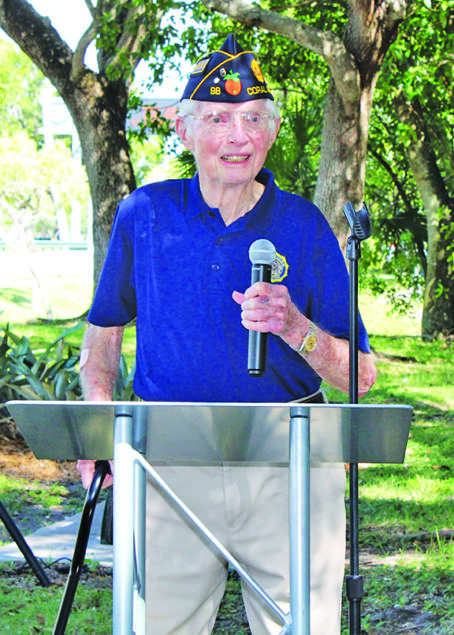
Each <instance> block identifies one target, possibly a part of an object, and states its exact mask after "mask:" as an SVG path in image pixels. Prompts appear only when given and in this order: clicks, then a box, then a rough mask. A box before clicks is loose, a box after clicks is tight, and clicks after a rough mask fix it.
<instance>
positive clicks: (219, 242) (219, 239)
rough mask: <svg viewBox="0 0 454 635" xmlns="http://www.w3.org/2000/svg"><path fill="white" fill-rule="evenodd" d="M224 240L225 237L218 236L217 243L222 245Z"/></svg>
mask: <svg viewBox="0 0 454 635" xmlns="http://www.w3.org/2000/svg"><path fill="white" fill-rule="evenodd" d="M223 242H224V239H223V238H216V243H217V244H218V245H222V243H223Z"/></svg>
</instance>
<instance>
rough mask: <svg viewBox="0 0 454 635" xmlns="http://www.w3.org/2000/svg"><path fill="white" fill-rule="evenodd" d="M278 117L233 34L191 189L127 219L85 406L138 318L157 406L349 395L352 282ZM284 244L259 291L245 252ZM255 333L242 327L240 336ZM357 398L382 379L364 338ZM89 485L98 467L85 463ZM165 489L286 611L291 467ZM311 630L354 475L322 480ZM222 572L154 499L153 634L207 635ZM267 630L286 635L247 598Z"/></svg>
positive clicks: (260, 627) (100, 389)
mask: <svg viewBox="0 0 454 635" xmlns="http://www.w3.org/2000/svg"><path fill="white" fill-rule="evenodd" d="M279 124H280V117H279V113H278V110H277V108H276V106H275V104H274V100H273V96H272V95H271V93H270V92H269V90H268V87H267V85H266V82H265V80H264V77H263V74H262V72H261V70H260V66H259V64H258V63H257V60H256V59H255V58H254V55H253V53H252V52H250V51H243V50H242V48H241V47H240V46H239V45H238V43H237V42H236V41H235V38H234V37H233V36H232V35H231V36H229V37H228V38H227V39H226V41H225V42H224V44H223V46H222V47H221V49H219V50H216V51H213V52H211V53H209V54H207V55H205V56H204V57H203V58H202V59H201V60H200V61H199V62H198V63H197V64H196V66H195V68H194V69H193V71H192V73H191V75H190V78H189V81H188V84H187V86H186V89H185V91H184V94H183V98H182V100H181V104H180V109H179V113H178V116H177V120H176V130H177V133H178V134H179V136H180V138H181V140H182V142H183V143H184V145H185V146H186V148H188V149H189V150H190V151H191V152H192V153H193V154H194V157H195V160H196V163H197V175H196V176H195V177H194V178H192V179H182V180H170V181H166V182H163V183H154V184H150V185H147V186H144V187H142V188H139V189H138V190H136V191H135V192H134V193H133V194H131V195H130V196H129V197H128V198H127V199H125V200H124V201H122V202H121V203H120V205H119V208H118V211H117V216H116V219H115V223H114V226H113V230H112V236H111V241H110V245H109V250H108V254H107V257H106V262H105V265H104V270H103V273H102V276H101V279H100V283H99V286H98V289H97V292H96V295H95V298H94V302H93V306H92V308H91V311H90V314H89V317H88V320H89V322H90V326H89V328H88V330H87V333H86V336H85V339H84V345H83V350H82V354H81V376H82V382H83V387H84V395H85V398H86V399H88V400H109V399H111V397H112V390H113V386H114V382H115V377H116V374H117V369H118V362H119V356H120V350H121V343H122V335H123V329H124V326H125V325H126V324H127V323H128V322H129V321H130V320H132V319H134V318H137V352H136V361H137V367H136V374H135V379H134V388H135V392H136V394H137V395H138V396H139V397H140V398H142V399H143V400H146V401H175V402H185V401H186V402H249V403H250V402H279V403H283V402H289V401H295V400H312V401H321V400H323V399H322V397H321V393H319V389H320V384H321V381H322V379H324V380H326V381H327V382H329V383H330V384H331V385H333V386H335V387H337V388H339V389H341V390H343V391H345V392H348V376H349V373H348V360H349V354H348V341H347V338H348V332H349V325H348V275H347V271H346V267H345V263H344V260H343V257H342V254H341V252H340V250H339V247H338V243H337V240H336V238H335V236H334V235H333V233H332V231H331V230H330V228H329V226H328V224H327V222H326V220H325V219H324V217H323V216H322V214H321V213H320V211H319V210H318V209H317V208H316V207H315V206H314V205H313V204H311V203H309V202H308V201H305V200H303V199H301V198H300V197H297V196H294V195H292V194H288V193H286V192H283V191H282V190H280V189H279V188H278V187H277V186H276V184H275V183H274V180H273V176H272V174H271V173H270V172H268V171H267V170H265V169H263V164H264V162H265V159H266V155H267V152H268V150H269V149H270V147H271V145H272V144H273V142H274V140H275V139H276V135H277V133H278V130H279ZM258 238H268V239H269V240H271V241H272V242H273V244H274V245H275V247H276V251H277V255H276V260H275V262H274V264H273V277H272V282H271V283H265V282H258V283H255V284H254V285H252V286H251V285H250V270H251V265H250V262H249V258H248V250H249V247H250V245H251V244H252V242H254V241H255V240H256V239H258ZM243 327H244V328H243ZM249 329H252V330H255V331H261V332H266V333H270V334H271V335H270V339H269V352H268V370H267V372H266V373H265V375H264V376H263V377H261V378H255V377H249V376H248V373H247V367H246V358H247V346H248V344H247V337H248V335H247V333H248V330H249ZM360 348H361V351H360V354H359V382H360V387H359V391H360V395H362V394H365V393H366V392H367V391H368V390H369V388H370V387H371V386H372V384H373V383H374V381H375V376H376V371H375V366H374V364H373V361H372V358H371V355H370V349H369V345H368V339H367V334H366V332H365V330H364V327H363V326H362V324H361V326H360ZM79 469H80V471H81V472H82V476H83V480H84V483H85V484H87V482H89V480H90V477H91V475H92V473H93V463H92V462H88V461H81V462H80V464H79ZM159 471H160V473H161V475H162V476H163V477H164V479H165V480H166V481H167V482H168V484H169V485H170V486H171V487H172V488H173V489H174V490H175V491H176V493H177V494H178V495H179V496H180V497H181V498H182V499H183V500H184V501H185V503H186V504H187V505H188V506H189V507H190V508H192V510H193V511H194V512H195V513H196V514H197V515H198V516H199V518H200V519H201V520H202V521H203V522H204V523H205V524H206V525H207V526H208V528H209V529H210V530H211V531H212V532H213V533H214V534H215V535H216V536H217V537H218V538H219V539H220V540H221V541H222V542H223V543H224V544H225V545H226V546H227V547H228V548H229V549H230V550H231V552H232V553H233V554H234V555H235V556H236V557H237V558H238V559H239V560H240V561H241V562H242V563H243V564H244V566H245V567H246V568H247V569H248V570H249V571H250V573H251V574H252V575H253V577H255V578H256V580H257V581H258V582H259V584H261V585H262V587H264V588H265V590H266V591H267V592H268V593H269V594H270V595H271V597H272V598H273V599H274V600H275V601H276V602H277V603H278V604H279V605H280V606H281V607H282V608H283V610H285V611H287V610H288V608H289V555H288V525H287V522H288V516H287V513H288V511H287V507H288V501H287V495H288V492H287V489H288V482H287V481H288V473H287V472H288V471H287V470H286V469H285V468H274V467H232V466H221V467H216V468H214V467H203V468H201V467H195V466H193V467H165V468H161V469H160V470H159ZM311 481H312V483H311V523H312V528H313V530H312V532H311V558H312V562H311V633H312V634H313V635H316V634H318V635H331V634H332V635H335V634H336V633H339V630H340V607H341V600H340V598H341V587H342V580H343V573H344V547H345V545H344V541H345V511H344V490H345V474H344V471H343V468H342V467H341V466H326V465H325V466H319V465H314V466H312V468H311ZM226 578H227V567H226V563H225V562H224V561H223V560H222V558H221V557H220V556H219V555H217V554H216V553H214V552H213V551H212V549H211V548H210V547H209V546H208V545H207V544H206V543H205V542H204V541H203V540H202V539H201V538H200V536H199V535H198V534H197V533H194V531H193V530H192V528H191V527H190V526H189V525H188V524H187V523H186V521H185V520H184V518H182V517H181V516H180V514H179V513H178V512H177V511H175V510H174V509H173V508H171V507H170V506H169V504H168V502H167V500H165V499H164V497H163V496H162V495H161V494H160V493H159V491H156V490H155V488H154V487H153V485H148V492H147V588H146V597H147V632H148V633H152V634H155V635H166V634H170V633H179V634H180V635H196V634H199V633H200V634H202V633H210V632H211V629H212V627H213V624H214V622H215V619H216V613H217V610H218V607H219V603H220V601H221V599H222V596H223V593H224V589H225V583H226ZM243 596H244V600H245V606H246V611H247V615H248V620H249V623H250V625H251V629H252V632H253V633H254V634H259V635H261V634H271V633H279V632H280V630H281V625H280V624H277V623H276V622H275V617H274V616H273V615H270V614H269V612H268V611H267V609H266V608H265V607H264V606H263V604H262V603H261V601H260V600H259V599H258V598H257V597H255V596H254V594H253V593H252V592H251V591H250V590H249V589H248V588H247V586H246V587H245V588H244V589H243Z"/></svg>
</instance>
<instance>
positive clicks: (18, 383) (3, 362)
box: [0, 322, 135, 404]
mask: <svg viewBox="0 0 454 635" xmlns="http://www.w3.org/2000/svg"><path fill="white" fill-rule="evenodd" d="M83 326H84V324H83V323H82V322H81V323H79V324H76V325H75V326H74V327H72V328H71V329H69V330H67V331H65V332H64V333H63V334H62V335H60V336H59V337H58V338H57V339H56V340H55V341H54V342H52V343H51V344H50V345H49V346H48V347H47V348H46V349H45V350H44V351H41V352H36V351H33V349H32V347H31V344H30V340H29V338H28V337H25V336H18V335H15V334H14V333H12V332H11V330H10V328H9V326H6V327H5V329H4V332H3V338H2V342H1V344H0V403H3V404H4V403H6V402H7V401H10V400H12V399H28V400H30V399H33V400H46V401H49V400H51V401H69V400H70V401H77V400H79V399H82V388H81V385H80V377H79V368H78V363H79V354H80V349H79V347H77V346H73V345H71V344H68V342H67V341H66V340H65V338H67V337H68V336H69V335H71V334H72V333H74V332H75V331H78V330H80V329H82V328H83ZM133 377H134V366H133V367H132V368H131V369H130V370H129V369H128V365H127V363H126V360H125V358H124V357H123V356H122V358H121V362H120V368H119V373H118V379H117V382H116V385H115V393H114V399H115V400H122V401H133V400H134V399H135V395H134V393H133V389H132V382H133Z"/></svg>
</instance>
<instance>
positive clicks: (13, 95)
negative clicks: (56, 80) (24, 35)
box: [0, 38, 45, 143]
mask: <svg viewBox="0 0 454 635" xmlns="http://www.w3.org/2000/svg"><path fill="white" fill-rule="evenodd" d="M44 81H45V80H44V76H43V74H42V73H41V72H40V71H39V70H38V68H37V67H36V66H35V65H34V64H33V63H32V62H31V60H30V59H29V58H28V57H27V56H26V55H25V54H24V53H22V52H21V51H20V50H19V49H18V47H17V46H16V45H15V44H13V43H12V42H11V41H10V40H6V39H3V38H2V39H0V123H1V129H2V132H3V134H5V132H7V133H8V134H14V133H17V132H25V133H26V134H27V135H28V136H29V137H30V138H32V139H33V140H34V141H36V142H38V143H41V142H42V135H41V133H40V132H39V129H40V127H41V125H42V122H41V107H40V102H39V100H38V99H36V96H39V94H40V92H41V90H42V89H43V87H44Z"/></svg>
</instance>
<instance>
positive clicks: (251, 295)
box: [232, 282, 377, 397]
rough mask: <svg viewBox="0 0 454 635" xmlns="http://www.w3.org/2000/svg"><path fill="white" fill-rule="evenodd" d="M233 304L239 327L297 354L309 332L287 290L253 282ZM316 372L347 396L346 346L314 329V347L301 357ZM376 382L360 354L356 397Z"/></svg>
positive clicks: (368, 362) (367, 359)
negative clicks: (275, 337) (279, 341)
mask: <svg viewBox="0 0 454 635" xmlns="http://www.w3.org/2000/svg"><path fill="white" fill-rule="evenodd" d="M232 297H233V299H234V300H235V302H236V303H237V304H239V305H241V323H242V325H243V326H244V327H245V328H247V329H249V330H253V331H259V332H261V333H273V334H275V335H278V336H279V337H281V338H282V339H283V340H284V342H286V343H287V344H288V345H289V346H291V348H293V349H294V350H299V348H300V347H301V344H302V342H303V340H304V338H305V337H306V335H307V333H308V332H309V328H310V321H309V320H308V318H307V317H306V316H305V315H303V314H302V313H301V311H300V310H299V309H298V308H297V307H296V305H295V304H293V302H292V300H291V298H290V294H289V292H288V289H287V287H286V286H284V285H282V284H270V283H269V282H256V283H254V284H253V285H252V286H250V287H249V288H248V289H246V291H245V292H244V293H239V292H238V291H234V292H233V295H232ZM303 357H304V359H305V360H306V362H307V363H308V364H309V365H310V366H311V367H312V368H313V369H314V370H315V372H316V373H317V374H318V375H319V376H320V377H321V378H322V379H324V380H326V381H327V382H328V383H329V384H331V386H334V387H335V388H338V389H339V390H342V392H345V393H346V394H348V392H349V361H350V359H349V343H348V341H347V340H345V339H340V338H338V337H334V336H333V335H330V334H329V333H326V331H323V330H322V329H321V328H320V327H318V326H317V346H316V347H315V349H314V350H313V351H312V352H310V353H307V354H304V355H303ZM376 378H377V370H376V368H375V364H374V361H373V359H372V355H370V354H369V353H364V352H362V351H359V355H358V393H359V396H360V397H362V396H364V395H365V394H366V393H367V392H368V390H369V389H370V388H371V387H372V386H373V384H374V382H375V380H376Z"/></svg>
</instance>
